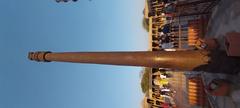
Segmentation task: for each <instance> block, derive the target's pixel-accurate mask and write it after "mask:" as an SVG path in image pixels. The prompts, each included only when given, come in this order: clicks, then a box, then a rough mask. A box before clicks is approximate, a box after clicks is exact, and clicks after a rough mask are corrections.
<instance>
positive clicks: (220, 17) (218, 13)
mask: <svg viewBox="0 0 240 108" xmlns="http://www.w3.org/2000/svg"><path fill="white" fill-rule="evenodd" d="M232 31H236V32H240V0H221V1H220V2H219V4H218V5H217V6H216V8H215V10H214V11H213V13H212V17H211V19H210V21H209V27H208V33H207V37H215V38H218V41H219V42H220V43H221V49H223V48H224V46H223V42H224V41H223V38H224V36H225V34H226V33H228V32H232Z"/></svg>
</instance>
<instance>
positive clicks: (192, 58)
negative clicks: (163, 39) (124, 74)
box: [29, 50, 210, 70]
mask: <svg viewBox="0 0 240 108" xmlns="http://www.w3.org/2000/svg"><path fill="white" fill-rule="evenodd" d="M29 59H30V60H36V61H60V62H74V63H91V64H110V65H127V66H144V67H153V68H160V67H161V68H172V69H177V70H193V69H194V68H196V67H198V66H200V65H207V64H208V62H209V60H210V58H209V57H208V52H207V51H204V50H199V51H175V52H168V51H156V52H149V51H143V52H64V53H49V52H35V53H33V52H31V53H29Z"/></svg>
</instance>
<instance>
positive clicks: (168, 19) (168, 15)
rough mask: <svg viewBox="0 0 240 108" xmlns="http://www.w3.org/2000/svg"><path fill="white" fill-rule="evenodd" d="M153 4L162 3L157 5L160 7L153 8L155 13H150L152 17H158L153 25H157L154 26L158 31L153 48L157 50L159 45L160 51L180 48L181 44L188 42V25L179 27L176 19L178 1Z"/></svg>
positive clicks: (157, 0) (154, 36)
mask: <svg viewBox="0 0 240 108" xmlns="http://www.w3.org/2000/svg"><path fill="white" fill-rule="evenodd" d="M153 3H160V5H157V6H158V7H156V6H153V11H152V12H150V15H152V16H155V15H157V16H158V17H154V18H153V23H155V24H156V25H153V28H157V30H156V31H153V39H154V40H155V41H156V42H155V41H154V42H153V46H154V47H155V48H156V46H157V44H158V47H159V49H172V48H179V47H180V46H179V45H180V42H181V43H182V42H186V41H187V40H188V38H187V32H186V31H187V30H188V25H187V24H183V25H180V26H179V23H178V21H176V19H175V18H174V17H175V16H174V15H175V13H176V4H177V1H176V0H153ZM159 6H160V8H159ZM154 8H155V9H154ZM159 22H160V24H159ZM180 28H181V29H180ZM179 30H181V32H179ZM180 33H181V34H180ZM180 35H181V37H180ZM159 49H156V50H159ZM153 50H155V49H153Z"/></svg>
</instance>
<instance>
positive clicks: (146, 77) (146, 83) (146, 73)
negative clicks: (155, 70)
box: [141, 68, 151, 93]
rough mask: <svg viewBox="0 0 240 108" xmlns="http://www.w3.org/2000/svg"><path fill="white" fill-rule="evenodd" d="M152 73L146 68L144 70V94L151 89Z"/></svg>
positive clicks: (142, 85)
mask: <svg viewBox="0 0 240 108" xmlns="http://www.w3.org/2000/svg"><path fill="white" fill-rule="evenodd" d="M150 72H151V68H144V69H143V70H142V79H141V88H142V92H143V93H146V92H147V91H148V89H149V76H150Z"/></svg>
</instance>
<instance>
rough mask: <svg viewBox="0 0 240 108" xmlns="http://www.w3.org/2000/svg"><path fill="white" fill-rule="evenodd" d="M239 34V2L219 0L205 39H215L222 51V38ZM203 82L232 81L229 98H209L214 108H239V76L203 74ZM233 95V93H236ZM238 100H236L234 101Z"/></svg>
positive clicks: (235, 0)
mask: <svg viewBox="0 0 240 108" xmlns="http://www.w3.org/2000/svg"><path fill="white" fill-rule="evenodd" d="M232 31H235V32H240V0H221V2H220V3H219V4H218V5H217V6H216V8H215V9H214V11H213V14H212V17H211V19H210V22H209V26H208V33H207V37H215V38H217V39H218V42H219V43H220V48H221V49H222V50H224V36H225V34H226V33H228V32H232ZM204 76H205V81H206V82H209V81H210V80H211V79H213V78H223V79H227V80H230V81H232V83H233V88H234V90H233V92H232V94H231V95H230V96H222V97H214V96H211V97H212V99H213V100H214V102H215V104H216V108H240V98H238V97H240V75H236V76H230V75H224V74H209V73H204ZM237 91H238V93H236V94H234V92H237ZM235 98H238V99H235Z"/></svg>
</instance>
